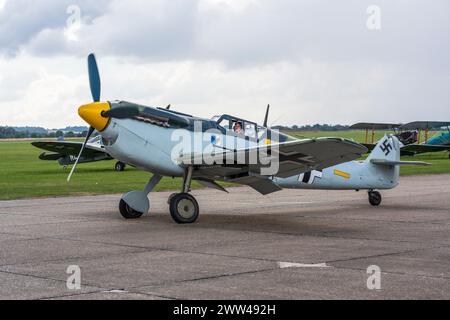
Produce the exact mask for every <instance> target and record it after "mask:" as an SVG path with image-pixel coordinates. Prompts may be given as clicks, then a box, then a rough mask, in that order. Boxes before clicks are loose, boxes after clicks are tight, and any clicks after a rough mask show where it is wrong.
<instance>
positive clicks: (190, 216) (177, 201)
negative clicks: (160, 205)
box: [169, 193, 200, 224]
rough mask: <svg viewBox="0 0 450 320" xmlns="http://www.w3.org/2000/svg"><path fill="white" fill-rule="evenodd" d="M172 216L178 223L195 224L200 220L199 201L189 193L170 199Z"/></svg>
mask: <svg viewBox="0 0 450 320" xmlns="http://www.w3.org/2000/svg"><path fill="white" fill-rule="evenodd" d="M169 206H170V215H171V216H172V219H173V220H174V221H175V222H176V223H180V224H186V223H194V222H195V221H197V219H198V215H199V213H200V212H199V206H198V203H197V200H195V198H194V197H193V196H191V195H190V194H188V193H178V194H176V195H174V196H172V198H171V199H170V204H169Z"/></svg>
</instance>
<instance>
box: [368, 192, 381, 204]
mask: <svg viewBox="0 0 450 320" xmlns="http://www.w3.org/2000/svg"><path fill="white" fill-rule="evenodd" d="M381 199H382V198H381V194H380V193H379V192H378V191H370V192H369V203H370V204H371V205H372V206H374V207H378V206H379V205H380V204H381Z"/></svg>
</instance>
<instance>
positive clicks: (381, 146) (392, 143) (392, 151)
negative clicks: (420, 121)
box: [366, 135, 400, 163]
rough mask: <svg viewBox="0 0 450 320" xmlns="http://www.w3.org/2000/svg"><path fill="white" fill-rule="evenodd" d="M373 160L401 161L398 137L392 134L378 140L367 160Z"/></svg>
mask: <svg viewBox="0 0 450 320" xmlns="http://www.w3.org/2000/svg"><path fill="white" fill-rule="evenodd" d="M372 160H383V161H400V142H399V140H398V138H397V137H395V136H392V135H385V136H384V137H383V138H382V139H381V140H380V141H378V143H377V145H376V146H375V148H374V149H373V150H372V152H371V153H370V155H369V157H368V158H367V160H366V161H367V162H370V163H373V162H372Z"/></svg>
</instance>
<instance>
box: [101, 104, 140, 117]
mask: <svg viewBox="0 0 450 320" xmlns="http://www.w3.org/2000/svg"><path fill="white" fill-rule="evenodd" d="M137 115H139V109H138V108H136V107H118V108H114V109H110V110H108V111H103V112H102V117H105V118H116V119H130V118H134V117H136V116H137Z"/></svg>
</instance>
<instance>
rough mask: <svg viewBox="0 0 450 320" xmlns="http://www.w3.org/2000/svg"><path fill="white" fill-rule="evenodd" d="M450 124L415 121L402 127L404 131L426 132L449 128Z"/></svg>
mask: <svg viewBox="0 0 450 320" xmlns="http://www.w3.org/2000/svg"><path fill="white" fill-rule="evenodd" d="M449 126H450V122H446V121H415V122H410V123H407V124H404V125H402V126H401V129H402V130H418V129H421V130H426V129H434V128H441V127H449Z"/></svg>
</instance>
